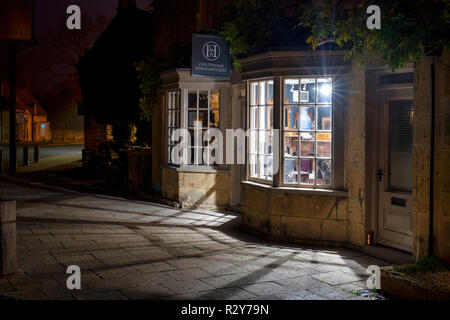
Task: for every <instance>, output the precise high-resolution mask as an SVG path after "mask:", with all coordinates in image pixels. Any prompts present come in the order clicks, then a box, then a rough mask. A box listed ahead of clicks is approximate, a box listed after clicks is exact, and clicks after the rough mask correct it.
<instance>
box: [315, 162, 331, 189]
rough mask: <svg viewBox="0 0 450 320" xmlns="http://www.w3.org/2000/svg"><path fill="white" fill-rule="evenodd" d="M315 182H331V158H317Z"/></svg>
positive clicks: (321, 183) (319, 183)
mask: <svg viewBox="0 0 450 320" xmlns="http://www.w3.org/2000/svg"><path fill="white" fill-rule="evenodd" d="M317 184H318V185H330V184H331V160H317Z"/></svg>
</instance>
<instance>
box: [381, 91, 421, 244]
mask: <svg viewBox="0 0 450 320" xmlns="http://www.w3.org/2000/svg"><path fill="white" fill-rule="evenodd" d="M380 100H381V101H380V106H381V108H380V109H381V110H380V111H382V112H381V119H380V120H381V121H380V131H379V133H380V137H379V167H378V172H377V176H378V177H377V181H378V228H377V229H378V230H377V231H378V232H377V242H379V243H381V244H384V245H388V246H391V247H394V248H397V249H401V250H404V251H408V252H411V251H412V243H413V218H412V188H413V100H412V99H410V100H402V99H395V98H389V96H387V97H386V96H385V98H383V99H380Z"/></svg>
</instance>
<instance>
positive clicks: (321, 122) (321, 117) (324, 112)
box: [317, 106, 331, 130]
mask: <svg viewBox="0 0 450 320" xmlns="http://www.w3.org/2000/svg"><path fill="white" fill-rule="evenodd" d="M317 130H331V106H323V107H322V106H320V107H317Z"/></svg>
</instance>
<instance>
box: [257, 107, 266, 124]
mask: <svg viewBox="0 0 450 320" xmlns="http://www.w3.org/2000/svg"><path fill="white" fill-rule="evenodd" d="M258 128H259V129H267V114H266V107H259V122H258Z"/></svg>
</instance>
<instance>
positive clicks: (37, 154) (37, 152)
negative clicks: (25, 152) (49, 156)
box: [34, 143, 41, 163]
mask: <svg viewBox="0 0 450 320" xmlns="http://www.w3.org/2000/svg"><path fill="white" fill-rule="evenodd" d="M40 152H41V150H40V148H39V144H37V143H36V144H35V145H34V163H38V162H39V157H40Z"/></svg>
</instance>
